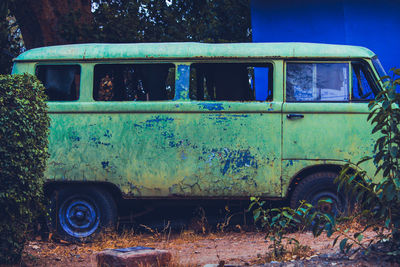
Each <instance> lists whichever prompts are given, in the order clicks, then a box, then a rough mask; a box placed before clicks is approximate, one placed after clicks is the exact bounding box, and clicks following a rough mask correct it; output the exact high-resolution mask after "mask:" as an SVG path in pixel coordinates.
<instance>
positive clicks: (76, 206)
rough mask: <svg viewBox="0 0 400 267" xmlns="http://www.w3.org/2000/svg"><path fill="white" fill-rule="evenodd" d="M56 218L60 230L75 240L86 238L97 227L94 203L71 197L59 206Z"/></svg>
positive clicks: (97, 217) (96, 208)
mask: <svg viewBox="0 0 400 267" xmlns="http://www.w3.org/2000/svg"><path fill="white" fill-rule="evenodd" d="M58 217H59V221H60V225H61V227H62V229H63V230H64V231H65V232H66V233H67V234H68V235H70V236H73V237H76V238H82V237H88V236H90V235H91V234H93V233H94V232H95V231H96V230H97V229H98V227H99V224H100V216H99V209H98V207H97V206H96V204H95V203H93V202H92V201H90V200H88V199H84V198H82V197H77V196H73V197H70V198H69V199H67V200H66V201H64V202H63V203H62V205H61V206H60V209H59V212H58Z"/></svg>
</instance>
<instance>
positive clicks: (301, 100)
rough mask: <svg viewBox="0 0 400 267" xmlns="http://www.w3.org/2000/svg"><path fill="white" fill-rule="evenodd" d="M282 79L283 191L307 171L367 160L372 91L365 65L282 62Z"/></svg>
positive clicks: (355, 62)
mask: <svg viewBox="0 0 400 267" xmlns="http://www.w3.org/2000/svg"><path fill="white" fill-rule="evenodd" d="M285 74H286V76H285V85H286V86H285V87H286V88H285V103H284V105H283V109H282V111H283V123H282V125H283V149H282V157H283V183H284V186H283V187H287V184H288V183H289V180H290V179H291V178H292V177H293V176H294V175H295V174H296V173H298V172H299V171H300V170H302V169H303V168H306V167H308V166H311V165H315V164H324V163H327V162H332V161H333V162H338V163H339V162H340V161H342V162H343V161H344V160H346V161H350V162H353V163H357V162H358V161H359V160H360V159H361V158H362V157H364V156H366V155H371V152H372V149H373V144H374V139H373V137H372V135H371V129H372V127H371V125H370V123H369V122H367V117H368V114H369V110H368V102H369V101H370V100H371V99H373V98H374V95H375V93H376V91H377V90H378V88H377V86H376V83H375V82H374V79H373V74H372V71H371V69H370V67H369V65H368V64H367V63H366V62H361V61H354V62H339V61H320V62H318V61H317V62H310V61H306V62H298V61H297V62H296V61H287V62H286V64H285Z"/></svg>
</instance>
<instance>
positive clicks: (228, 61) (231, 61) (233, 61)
mask: <svg viewBox="0 0 400 267" xmlns="http://www.w3.org/2000/svg"><path fill="white" fill-rule="evenodd" d="M275 61H276V60H274V59H252V60H249V59H243V60H240V59H225V60H218V61H215V60H192V61H190V64H189V72H190V73H191V70H192V65H195V64H255V65H263V64H264V65H270V66H271V69H272V74H271V77H272V79H271V80H272V88H271V93H272V98H271V99H269V100H264V101H259V100H251V101H244V100H242V101H240V100H197V99H192V98H190V85H191V84H190V82H191V81H190V76H189V85H188V86H189V89H188V99H189V100H190V101H196V102H212V103H222V102H226V103H271V102H275V101H277V100H276V97H277V96H276V89H275V88H276V83H277V81H276V79H275V75H276V64H275Z"/></svg>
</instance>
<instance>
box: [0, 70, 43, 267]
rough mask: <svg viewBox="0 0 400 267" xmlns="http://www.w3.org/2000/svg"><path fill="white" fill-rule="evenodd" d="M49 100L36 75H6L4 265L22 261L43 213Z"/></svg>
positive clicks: (1, 93)
mask: <svg viewBox="0 0 400 267" xmlns="http://www.w3.org/2000/svg"><path fill="white" fill-rule="evenodd" d="M45 99H46V96H45V94H44V87H43V85H42V84H41V83H40V82H39V81H38V80H37V79H36V78H35V77H34V76H31V75H28V74H24V75H0V207H1V213H0V264H1V263H15V262H18V260H19V259H20V257H21V253H22V249H23V246H24V242H25V240H26V235H27V231H28V230H29V229H30V226H31V225H32V222H33V221H34V220H35V219H36V218H37V216H38V215H39V214H40V212H41V211H43V204H42V200H43V189H42V187H43V180H44V179H43V173H44V171H45V164H46V159H47V157H48V153H47V144H48V140H47V136H48V128H49V118H48V115H47V113H46V111H47V105H46V103H45Z"/></svg>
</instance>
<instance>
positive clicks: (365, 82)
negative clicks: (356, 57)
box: [351, 62, 376, 101]
mask: <svg viewBox="0 0 400 267" xmlns="http://www.w3.org/2000/svg"><path fill="white" fill-rule="evenodd" d="M351 67H352V71H353V75H352V76H353V77H352V79H353V80H352V85H353V88H352V96H351V99H352V100H354V101H370V100H372V99H374V98H375V94H374V91H375V90H376V89H375V88H374V86H375V83H374V82H373V79H372V76H371V72H368V71H367V68H366V66H364V65H363V64H362V63H360V62H353V63H351Z"/></svg>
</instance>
